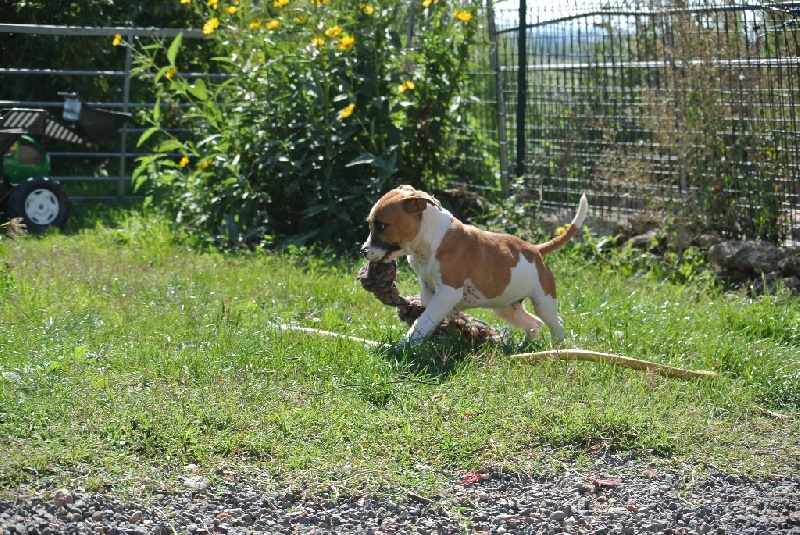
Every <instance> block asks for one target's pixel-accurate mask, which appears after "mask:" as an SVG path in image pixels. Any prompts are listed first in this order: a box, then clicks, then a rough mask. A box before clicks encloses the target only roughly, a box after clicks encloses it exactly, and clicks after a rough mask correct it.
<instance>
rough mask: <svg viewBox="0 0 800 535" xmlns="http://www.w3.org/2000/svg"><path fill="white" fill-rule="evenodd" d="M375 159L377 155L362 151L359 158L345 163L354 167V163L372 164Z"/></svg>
mask: <svg viewBox="0 0 800 535" xmlns="http://www.w3.org/2000/svg"><path fill="white" fill-rule="evenodd" d="M374 161H375V157H374V156H373V155H371V154H367V153H366V152H364V153H361V155H360V156H359V157H358V158H356V159H355V160H353V161H351V162H350V163H348V164H347V165H345V167H353V166H354V165H367V164H371V163H372V162H374Z"/></svg>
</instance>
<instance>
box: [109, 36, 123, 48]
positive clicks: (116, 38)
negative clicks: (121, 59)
mask: <svg viewBox="0 0 800 535" xmlns="http://www.w3.org/2000/svg"><path fill="white" fill-rule="evenodd" d="M121 42H122V36H121V35H120V34H117V35H115V36H114V40H113V41H111V44H112V45H114V46H119V44H120V43H121Z"/></svg>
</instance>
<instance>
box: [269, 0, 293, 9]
mask: <svg viewBox="0 0 800 535" xmlns="http://www.w3.org/2000/svg"><path fill="white" fill-rule="evenodd" d="M288 3H289V0H275V1H274V2H273V3H272V5H273V6H275V7H283V6H285V5H286V4H288Z"/></svg>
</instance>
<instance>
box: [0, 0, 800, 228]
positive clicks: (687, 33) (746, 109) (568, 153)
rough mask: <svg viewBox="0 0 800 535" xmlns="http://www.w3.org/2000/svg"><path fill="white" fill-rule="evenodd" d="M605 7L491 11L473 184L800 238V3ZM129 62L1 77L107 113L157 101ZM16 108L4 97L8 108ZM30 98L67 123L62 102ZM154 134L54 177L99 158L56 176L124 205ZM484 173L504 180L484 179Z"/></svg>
mask: <svg viewBox="0 0 800 535" xmlns="http://www.w3.org/2000/svg"><path fill="white" fill-rule="evenodd" d="M592 1H593V0H570V3H558V4H553V5H546V4H545V3H542V2H536V3H535V4H534V3H533V2H532V1H531V0H506V1H502V2H493V3H490V2H488V1H487V5H488V6H489V8H488V9H486V14H487V15H486V17H485V18H483V24H482V26H483V29H484V34H483V37H482V44H484V45H486V46H478V47H477V48H476V63H475V65H476V68H475V69H474V70H473V72H472V87H471V88H470V91H471V92H472V95H473V97H477V98H472V99H470V103H469V106H470V107H471V113H470V114H469V116H470V117H471V123H470V124H468V125H465V128H464V131H463V135H462V136H461V137H462V139H463V140H466V143H467V145H464V150H463V151H462V152H463V157H464V159H465V161H466V165H464V166H462V167H461V168H460V169H459V173H460V176H459V177H460V178H463V179H464V180H466V181H468V182H470V183H473V182H474V183H480V184H481V185H482V187H485V188H491V189H497V190H500V191H501V192H502V193H503V194H506V193H508V192H509V191H512V192H514V193H515V194H516V195H517V198H521V199H524V200H526V201H528V202H530V203H531V204H532V205H533V206H534V207H535V209H536V210H537V211H540V212H551V211H559V210H562V209H568V210H571V209H572V207H573V206H574V204H575V202H576V201H577V198H578V196H579V194H580V193H582V192H588V193H589V194H590V197H591V204H592V206H593V210H594V211H595V213H596V214H598V215H601V216H604V217H608V218H612V219H626V218H628V217H630V216H632V215H634V214H641V213H645V214H649V213H662V214H663V213H667V214H669V213H673V214H677V215H683V216H687V215H688V216H691V217H697V218H698V219H701V220H702V221H701V223H702V224H704V225H706V226H711V227H715V228H717V229H719V230H721V231H722V232H724V233H726V234H728V235H731V236H739V237H742V236H748V237H761V238H764V239H768V240H771V241H774V242H781V241H784V240H786V239H787V238H788V237H790V235H791V233H792V232H794V233H795V234H800V117H799V116H800V111H799V110H800V108H798V104H800V44H799V43H798V41H799V40H800V3H783V4H748V3H744V0H733V1H732V2H730V1H729V2H727V3H725V4H724V5H720V4H714V3H709V2H713V0H705V2H702V0H701V3H697V2H695V3H691V4H687V3H677V2H676V1H675V0H670V1H671V3H664V4H662V3H659V2H657V1H655V0H653V1H650V2H643V1H640V0H620V1H619V3H618V4H610V3H608V2H604V3H603V4H602V6H595V5H592V3H591V2H592ZM528 3H529V5H526V4H528ZM492 4H493V7H492ZM677 6H681V7H677ZM520 21H523V22H524V24H520ZM179 31H181V32H183V34H184V36H185V37H202V34H201V33H200V32H199V31H197V30H154V29H136V28H63V27H48V26H40V25H37V26H22V25H9V24H0V35H2V34H4V33H26V34H30V35H31V36H34V35H35V36H36V38H37V39H54V38H64V39H66V38H69V39H87V38H94V39H101V40H102V43H103V45H102V46H105V47H108V46H109V43H110V40H111V37H112V36H113V35H115V34H121V35H122V36H123V37H124V38H125V39H126V40H129V41H132V40H134V39H144V38H169V37H171V36H173V35H175V34H176V33H177V32H179ZM119 63H120V64H119V66H118V67H116V68H113V69H110V70H103V71H98V70H96V69H91V68H78V69H76V68H71V69H68V68H66V69H65V68H61V67H62V66H59V67H58V68H53V67H54V66H37V67H35V68H31V67H24V66H18V67H8V66H0V80H8V79H9V77H17V78H19V77H40V78H41V79H42V80H46V81H47V82H46V83H49V84H52V85H54V86H55V87H54V88H53V91H52V93H53V94H56V92H57V91H70V90H73V89H74V87H73V86H74V84H75V82H76V80H78V79H81V78H91V77H102V78H104V79H107V80H109V82H108V86H109V92H108V94H109V99H108V100H107V101H105V102H92V104H93V105H95V106H100V107H108V108H112V109H121V110H124V111H132V112H135V111H136V110H138V109H143V108H147V107H150V106H152V105H153V103H152V102H131V101H130V93H131V91H130V84H131V83H134V84H135V83H136V80H135V79H132V78H131V76H130V74H131V57H130V55H129V54H128V55H126V56H125V57H124V58H120V61H119ZM188 76H192V75H191V74H189V75H188ZM4 98H5V99H6V100H3V99H4ZM14 104H20V102H19V101H12V100H8V98H7V97H4V95H3V92H0V106H2V107H7V106H9V105H14ZM24 104H25V105H27V106H31V105H36V106H41V107H46V108H47V107H49V108H54V113H56V114H60V108H61V105H62V103H61V102H49V101H48V102H25V103H24ZM140 131H141V129H140V128H137V126H136V125H135V124H131V125H129V127H128V128H127V131H123V132H122V133H121V137H120V140H119V145H118V147H119V148H118V149H110V150H108V151H104V152H97V153H89V154H86V153H80V152H74V153H73V152H55V153H51V156H52V157H53V159H54V162H55V163H54V168H56V169H58V168H60V167H65V168H70V166H69V165H64V166H59V162H62V163H63V162H68V161H69V160H70V159H79V158H84V159H85V158H87V157H88V158H95V159H96V160H98V161H101V162H104V164H105V172H103V173H100V175H101V176H94V175H92V176H87V175H80V176H78V175H75V174H72V175H69V176H65V175H62V176H57V177H55V178H57V179H58V180H61V181H63V182H67V183H78V182H88V183H90V184H91V183H96V182H110V183H112V184H116V192H115V195H112V197H117V198H119V197H122V196H127V195H129V194H130V176H129V170H130V169H132V167H133V161H134V159H135V158H136V157H137V156H139V154H138V153H137V152H136V148H135V142H136V139H138V133H139V132H140ZM475 140H477V142H476V141H475ZM469 143H472V144H473V146H474V148H475V150H474V151H472V150H471V148H472V147H471V146H470V145H469ZM114 162H116V164H115V163H114ZM465 170H466V171H465ZM470 172H472V173H473V174H474V175H476V176H477V175H480V174H483V175H486V174H487V173H488V174H490V175H491V176H489V177H488V178H486V177H484V178H482V179H481V180H476V181H473V180H471V175H470V174H469V173H470ZM83 191H85V189H84V190H83ZM71 198H75V197H74V195H73V194H72V192H71ZM95 198H97V197H95ZM795 240H800V236H795Z"/></svg>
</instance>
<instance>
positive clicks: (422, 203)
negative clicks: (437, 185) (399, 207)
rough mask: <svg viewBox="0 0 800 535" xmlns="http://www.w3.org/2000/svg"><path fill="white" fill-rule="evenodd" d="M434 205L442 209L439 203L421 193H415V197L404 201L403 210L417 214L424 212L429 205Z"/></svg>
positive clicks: (412, 196)
mask: <svg viewBox="0 0 800 535" xmlns="http://www.w3.org/2000/svg"><path fill="white" fill-rule="evenodd" d="M429 204H430V205H432V206H435V207H437V208H441V207H442V205H441V204H439V201H437V200H436V199H434V198H433V197H431V196H430V195H428V194H427V193H423V192H421V191H415V193H414V194H413V195H411V196H410V197H408V198H407V199H405V200H404V201H403V210H405V211H406V212H408V213H410V214H417V213H420V212H422V211H423V210H424V209H425V207H426V206H427V205H429Z"/></svg>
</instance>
